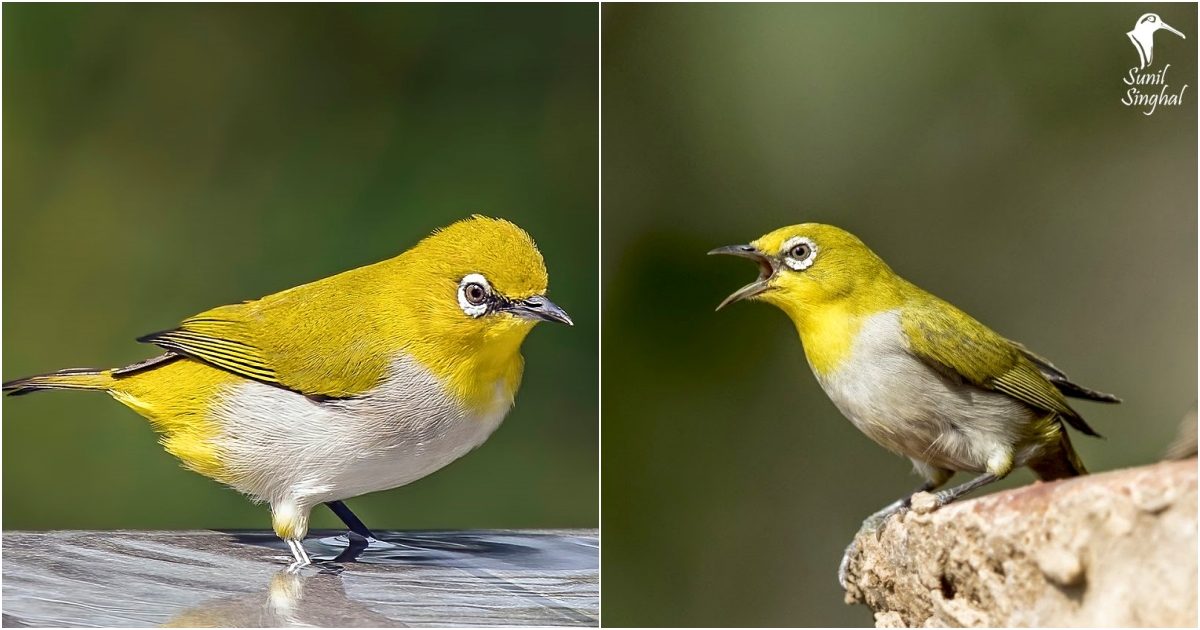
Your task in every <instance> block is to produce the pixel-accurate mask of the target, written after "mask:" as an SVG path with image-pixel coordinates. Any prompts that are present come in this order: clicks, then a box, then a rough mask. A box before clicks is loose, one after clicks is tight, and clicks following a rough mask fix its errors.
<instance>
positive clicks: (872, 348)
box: [813, 310, 1029, 471]
mask: <svg viewBox="0 0 1200 630" xmlns="http://www.w3.org/2000/svg"><path fill="white" fill-rule="evenodd" d="M904 335H905V333H904V330H903V328H902V327H901V325H900V312H899V311H898V310H892V311H886V312H882V313H878V314H875V315H872V316H869V317H866V318H864V320H863V321H862V323H861V326H860V327H859V331H858V334H857V335H855V336H854V337H853V341H852V343H851V345H850V348H849V350H848V351H847V353H846V356H845V358H844V359H843V360H842V361H841V363H840V364H839V365H838V366H837V367H836V368H835V369H832V370H828V371H824V372H822V371H821V370H817V369H816V368H815V366H814V369H813V372H814V374H816V376H817V380H818V381H819V382H820V384H821V387H822V389H824V390H825V393H826V394H827V395H828V396H829V398H830V400H832V401H833V403H834V405H836V406H837V408H838V409H839V410H840V411H841V412H842V414H843V415H844V416H846V418H848V419H849V420H850V421H851V422H852V423H853V424H854V425H855V426H856V427H857V428H858V429H859V430H860V431H862V432H863V433H865V434H866V435H867V436H868V437H870V438H871V439H873V440H874V441H876V442H877V443H879V444H880V445H881V446H883V447H884V448H887V449H888V450H891V451H893V452H896V453H900V454H902V455H907V456H909V457H911V458H914V459H917V460H920V461H924V462H928V463H932V464H934V465H937V466H941V467H944V468H949V469H951V470H959V471H981V470H983V467H984V465H985V464H986V462H987V459H988V457H989V456H990V455H991V454H992V453H994V452H995V450H996V449H997V448H1003V447H1005V445H1011V444H1012V443H1014V442H1015V441H1016V440H1017V437H1016V434H1017V433H1018V432H1019V427H1020V426H1021V425H1022V423H1023V421H1025V420H1026V419H1027V417H1028V416H1029V410H1028V409H1026V408H1025V407H1024V406H1023V405H1021V404H1020V403H1019V402H1017V401H1015V400H1012V399H1010V398H1009V397H1007V396H1005V395H1003V394H998V393H996V392H991V391H987V390H984V389H981V388H978V387H975V386H973V385H970V384H969V383H962V382H955V381H953V380H951V379H949V378H947V377H946V376H944V375H942V374H941V373H939V372H937V371H936V370H934V369H933V368H932V367H930V366H929V365H927V364H926V363H924V362H923V361H922V360H921V359H920V358H919V357H917V356H915V355H914V354H912V352H911V351H910V350H909V349H908V344H907V342H906V339H905V336H904Z"/></svg>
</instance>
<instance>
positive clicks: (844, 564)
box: [838, 501, 909, 591]
mask: <svg viewBox="0 0 1200 630" xmlns="http://www.w3.org/2000/svg"><path fill="white" fill-rule="evenodd" d="M908 510H909V508H908V505H907V504H905V503H902V502H899V501H897V502H896V503H893V504H892V505H889V506H887V507H886V508H883V509H882V510H879V511H878V512H876V513H874V514H872V515H870V516H868V517H867V518H866V520H864V521H863V522H862V526H861V527H859V528H858V533H857V534H855V535H854V540H852V541H850V544H849V545H848V546H847V547H846V551H845V553H843V554H842V561H841V562H840V563H838V584H839V585H840V586H841V587H842V590H843V591H844V590H847V589H846V574H847V571H848V570H849V569H850V558H853V557H854V555H855V554H856V553H857V552H858V537H859V536H867V535H871V534H874V535H875V540H879V538H880V536H882V535H883V529H884V525H886V524H887V520H888V518H890V517H891V516H893V515H895V516H896V517H897V518H903V515H904V513H905V512H908Z"/></svg>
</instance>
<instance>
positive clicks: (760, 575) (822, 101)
mask: <svg viewBox="0 0 1200 630" xmlns="http://www.w3.org/2000/svg"><path fill="white" fill-rule="evenodd" d="M1148 11H1157V12H1159V13H1160V14H1161V16H1162V18H1163V19H1164V20H1165V21H1166V22H1167V23H1168V24H1170V25H1172V26H1173V27H1175V28H1176V29H1179V30H1180V31H1182V32H1183V33H1184V34H1185V35H1186V36H1187V39H1186V40H1183V39H1180V38H1179V37H1177V36H1175V35H1172V34H1170V33H1167V32H1164V31H1160V32H1159V33H1158V35H1157V37H1156V43H1157V47H1156V50H1155V59H1154V66H1152V67H1151V69H1152V70H1158V69H1160V68H1161V67H1163V66H1165V64H1167V63H1170V64H1171V67H1170V70H1169V71H1168V75H1167V79H1168V83H1169V84H1170V85H1171V90H1170V91H1171V92H1172V93H1174V92H1177V91H1178V89H1179V88H1180V87H1181V86H1182V85H1183V84H1184V83H1187V84H1189V88H1188V90H1187V91H1186V92H1185V96H1184V103H1185V104H1184V105H1183V106H1180V107H1159V108H1158V110H1157V111H1156V112H1155V113H1154V114H1153V115H1152V116H1144V115H1142V113H1141V111H1140V110H1135V109H1131V108H1128V107H1125V106H1123V105H1121V103H1120V100H1121V98H1122V97H1123V96H1124V95H1125V91H1126V89H1127V86H1126V85H1125V84H1123V83H1122V81H1121V79H1122V77H1125V76H1127V75H1126V73H1127V72H1128V70H1129V68H1130V67H1131V66H1135V65H1137V63H1138V56H1137V52H1136V51H1135V49H1134V48H1133V46H1132V44H1131V43H1130V41H1129V39H1128V38H1127V37H1126V35H1125V33H1126V32H1128V31H1129V30H1131V29H1132V28H1133V25H1134V23H1135V21H1136V20H1137V19H1138V18H1139V17H1140V16H1141V15H1142V14H1143V13H1146V12H1148ZM601 26H602V31H603V38H602V52H601V65H602V70H601V79H602V85H603V90H602V97H601V98H602V112H603V125H602V147H603V157H602V161H601V166H602V177H601V180H602V185H601V191H602V199H603V218H602V223H603V234H604V238H603V245H602V256H603V263H602V281H601V286H602V290H603V292H604V300H603V313H602V316H603V321H604V334H603V367H602V380H603V390H602V391H603V393H602V408H603V410H604V420H603V424H602V449H603V454H604V457H603V465H604V471H603V493H602V496H603V498H602V501H603V507H602V514H603V519H602V528H603V538H604V543H603V547H602V549H603V551H602V554H603V566H604V623H605V625H611V626H617V625H671V624H682V625H685V626H686V625H692V626H696V625H698V626H710V625H733V626H741V625H750V626H754V625H784V626H790V625H816V626H824V625H869V624H870V623H871V622H872V619H871V614H870V612H869V611H868V610H867V609H866V608H864V607H848V606H846V605H845V604H843V603H842V596H841V591H840V589H839V588H838V586H837V583H836V580H835V572H836V569H837V566H838V560H839V558H840V557H841V553H842V549H843V548H844V546H845V545H846V544H847V543H848V542H849V541H850V539H851V537H852V535H853V534H854V532H855V531H856V529H857V528H858V526H859V523H860V522H861V520H862V519H863V518H864V517H865V516H866V515H867V514H869V513H870V512H872V511H874V510H876V509H878V508H880V507H882V506H883V505H884V504H886V503H888V502H890V501H892V500H893V499H896V498H897V497H899V496H901V495H902V494H903V493H905V492H907V491H910V490H911V489H912V488H914V487H915V486H916V485H917V483H918V482H919V479H918V478H917V477H915V476H913V475H912V474H911V470H910V469H911V466H910V464H909V462H908V460H906V459H903V458H900V457H898V456H894V455H891V454H889V453H887V452H886V451H884V450H883V449H882V448H881V447H879V446H877V445H875V444H874V443H873V442H871V441H870V440H869V439H868V438H866V437H865V436H863V435H861V434H860V433H859V432H858V431H857V430H856V429H855V428H854V427H853V426H851V425H850V423H849V422H848V421H846V420H845V419H844V418H842V416H841V415H840V414H839V413H838V412H837V410H836V409H835V408H834V407H833V405H832V403H830V402H829V400H828V399H827V398H826V397H825V395H824V393H823V392H822V391H821V390H820V389H819V387H818V385H817V384H816V382H815V380H814V379H813V377H812V375H811V373H810V371H809V368H808V366H807V364H806V363H805V361H804V358H803V354H802V350H801V347H800V343H799V341H798V339H797V336H796V333H795V330H794V329H793V327H792V326H791V324H790V323H789V322H788V320H787V318H786V316H785V315H783V313H781V312H779V311H778V310H776V309H774V308H771V307H769V306H766V305H762V304H736V305H734V306H733V307H731V308H729V309H727V310H723V311H722V312H720V313H715V314H714V313H713V308H714V307H715V306H716V305H717V303H718V302H720V301H721V299H722V298H724V297H725V296H726V295H728V294H730V293H732V292H733V291H734V290H736V289H738V288H739V287H741V286H742V285H744V284H746V283H747V282H750V281H751V280H753V278H754V277H755V273H756V270H755V268H754V265H752V264H751V263H749V262H748V261H744V260H736V259H730V258H707V257H706V256H705V252H707V251H708V250H709V249H712V248H713V247H717V246H720V245H731V244H735V243H744V242H746V241H749V240H751V239H753V238H756V237H758V236H759V235H761V234H763V233H765V232H767V231H770V230H772V229H774V228H777V227H781V226H784V225H790V224H794V223H800V222H805V221H820V222H827V223H833V224H836V225H839V226H841V227H844V228H846V229H848V230H850V231H851V232H854V233H856V234H857V235H858V236H860V237H861V238H862V239H863V240H864V241H865V242H866V243H867V244H868V245H869V246H871V247H872V248H873V249H874V250H875V251H876V252H877V253H878V254H879V255H880V256H881V257H883V259H884V260H886V261H888V262H889V263H890V264H891V265H892V267H893V268H894V269H895V270H896V271H897V272H899V273H900V274H901V275H903V276H905V277H906V278H908V279H909V280H912V281H914V282H915V283H917V284H918V285H920V286H922V287H924V288H925V289H927V290H929V291H932V292H933V293H935V294H936V295H939V296H941V297H943V298H945V299H947V300H949V301H950V302H952V303H954V304H956V305H957V306H959V307H960V308H963V309H964V310H966V311H967V312H969V313H972V314H973V315H975V316H976V317H978V318H980V319H981V320H982V321H983V322H984V323H987V324H989V325H990V326H992V327H993V328H995V329H996V330H997V331H999V332H1000V333H1002V334H1005V335H1007V336H1009V337H1011V338H1013V339H1017V340H1020V341H1023V342H1025V343H1026V344H1028V345H1029V346H1030V347H1031V348H1034V349H1035V350H1036V351H1037V352H1040V353H1043V354H1045V355H1046V356H1048V357H1050V358H1051V359H1053V360H1054V361H1055V362H1056V363H1057V364H1058V365H1059V366H1060V367H1062V368H1063V369H1064V370H1066V371H1067V373H1068V374H1070V375H1072V376H1073V377H1075V378H1076V379H1077V380H1079V381H1080V382H1082V383H1084V384H1086V385H1089V386H1092V387H1096V388H1099V389H1101V390H1104V391H1112V392H1115V393H1117V394H1118V395H1120V396H1122V397H1124V399H1125V404H1123V405H1119V406H1103V405H1097V404H1091V403H1087V402H1080V403H1079V405H1078V407H1079V409H1080V410H1081V412H1082V413H1083V415H1084V416H1085V417H1087V418H1088V420H1089V422H1090V423H1091V424H1092V425H1093V426H1095V427H1096V428H1097V429H1098V430H1099V431H1100V432H1101V433H1103V434H1105V435H1106V436H1107V438H1108V439H1107V440H1103V441H1101V440H1095V439H1089V438H1087V437H1084V436H1078V434H1076V435H1077V436H1078V437H1076V439H1075V443H1076V444H1077V446H1078V449H1079V451H1080V452H1081V454H1082V456H1083V458H1084V460H1085V461H1087V462H1088V464H1089V466H1090V467H1091V468H1092V469H1093V470H1096V471H1103V470H1109V469H1113V468H1119V467H1124V466H1133V465H1138V464H1144V463H1147V462H1150V461H1153V460H1155V459H1157V458H1158V457H1159V456H1160V455H1161V454H1162V452H1163V450H1164V449H1165V448H1166V446H1167V445H1168V443H1169V442H1170V441H1171V439H1172V438H1173V437H1174V435H1175V431H1176V428H1177V427H1178V425H1179V422H1180V420H1181V419H1182V417H1183V415H1184V414H1185V413H1186V412H1187V411H1188V410H1189V409H1190V408H1191V407H1192V406H1193V405H1195V404H1196V393H1197V390H1196V382H1197V373H1196V347H1197V337H1196V329H1197V326H1196V325H1197V321H1196V312H1197V301H1196V286H1197V284H1196V282H1197V278H1196V264H1197V261H1196V243H1197V239H1196V234H1197V224H1196V212H1197V203H1196V202H1197V197H1196V190H1197V177H1196V173H1197V160H1196V155H1197V150H1196V138H1197V127H1196V111H1197V110H1196V105H1195V103H1196V100H1195V99H1196V85H1195V83H1196V40H1197V37H1198V36H1200V29H1197V20H1196V6H1195V5H1166V4H1154V5H1138V6H1129V5H1109V4H1106V5H1103V6H1100V5H1052V6H1038V5H1017V6H1009V5H1006V6H996V5H970V6H963V5H957V6H956V5H945V4H937V5H927V6H902V5H886V6H879V5H854V6H833V5H780V4H770V5H763V4H742V5H720V4H707V5H678V4H672V5H640V6H631V5H604V7H603V10H602V17H601ZM1156 91H1157V90H1156ZM966 479H969V477H968V476H960V477H958V478H956V480H955V481H957V482H961V481H965V480H966ZM1031 481H1032V475H1031V474H1030V473H1029V472H1028V471H1025V470H1022V471H1019V472H1017V473H1015V474H1014V475H1012V477H1011V478H1010V479H1009V480H1007V482H1006V483H1005V486H1006V487H1012V486H1015V485H1020V484H1027V483H1030V482H1031Z"/></svg>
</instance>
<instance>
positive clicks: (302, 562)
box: [287, 539, 312, 575]
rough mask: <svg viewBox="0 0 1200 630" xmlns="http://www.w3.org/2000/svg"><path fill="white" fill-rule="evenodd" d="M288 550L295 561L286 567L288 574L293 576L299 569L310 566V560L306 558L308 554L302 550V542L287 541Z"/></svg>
mask: <svg viewBox="0 0 1200 630" xmlns="http://www.w3.org/2000/svg"><path fill="white" fill-rule="evenodd" d="M287 544H288V549H291V550H292V557H293V558H295V560H294V561H293V562H292V564H290V565H288V569H287V570H288V573H289V574H292V575H294V574H295V573H296V572H298V571H299V570H300V568H301V567H306V566H308V565H310V564H312V559H310V558H309V557H308V552H307V551H305V550H304V542H303V541H302V540H295V539H289V540H288V541H287Z"/></svg>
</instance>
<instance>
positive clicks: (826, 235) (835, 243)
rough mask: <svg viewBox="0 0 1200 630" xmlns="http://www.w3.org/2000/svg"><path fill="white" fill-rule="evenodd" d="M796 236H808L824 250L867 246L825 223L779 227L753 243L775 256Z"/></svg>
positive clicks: (761, 250)
mask: <svg viewBox="0 0 1200 630" xmlns="http://www.w3.org/2000/svg"><path fill="white" fill-rule="evenodd" d="M796 237H804V238H807V239H809V240H810V241H812V242H813V243H816V245H817V247H819V248H821V249H823V250H827V249H848V248H858V247H865V246H864V245H863V243H862V241H860V240H858V237H856V236H854V235H853V234H851V233H849V232H847V231H845V230H843V229H841V228H837V227H834V226H832V225H825V224H823V223H800V224H798V225H789V226H788V227H783V228H779V229H778V230H775V231H774V232H770V233H768V234H764V235H763V236H762V237H761V238H759V239H758V240H756V241H754V242H753V243H751V245H753V246H754V247H755V248H757V249H758V251H760V252H762V253H764V254H767V255H768V256H774V255H778V254H780V253H782V252H783V249H784V244H785V243H787V242H788V241H790V240H792V239H793V238H796Z"/></svg>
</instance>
